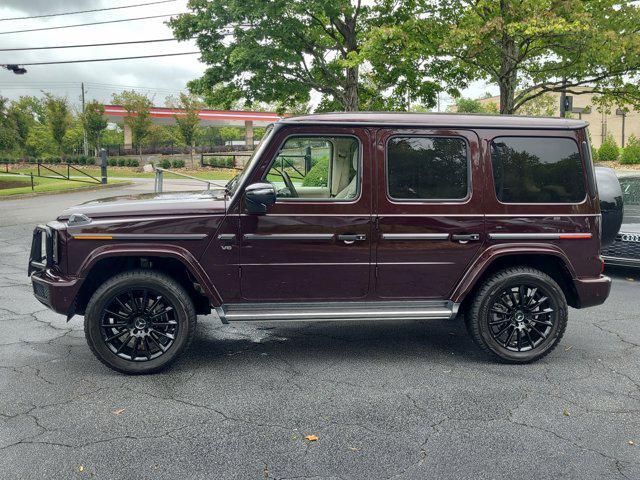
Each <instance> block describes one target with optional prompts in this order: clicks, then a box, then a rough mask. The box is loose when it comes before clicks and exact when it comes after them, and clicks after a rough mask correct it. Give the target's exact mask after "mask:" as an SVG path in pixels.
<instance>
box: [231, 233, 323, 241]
mask: <svg viewBox="0 0 640 480" xmlns="http://www.w3.org/2000/svg"><path fill="white" fill-rule="evenodd" d="M334 236H335V235H334V234H333V233H282V234H280V233H278V234H259V233H245V234H244V235H243V236H242V239H243V240H245V241H247V242H255V241H271V240H282V241H294V242H308V241H324V242H326V241H329V240H333V237H334Z"/></svg>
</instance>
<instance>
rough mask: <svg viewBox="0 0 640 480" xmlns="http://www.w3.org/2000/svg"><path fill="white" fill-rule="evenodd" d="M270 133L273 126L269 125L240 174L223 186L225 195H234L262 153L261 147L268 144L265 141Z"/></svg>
mask: <svg viewBox="0 0 640 480" xmlns="http://www.w3.org/2000/svg"><path fill="white" fill-rule="evenodd" d="M272 132H273V124H271V125H269V126H268V127H267V128H266V130H265V132H264V135H263V136H262V138H261V139H260V142H259V143H258V145H257V146H256V148H255V149H254V150H253V153H252V154H251V157H249V161H248V162H247V164H246V165H245V167H244V169H243V170H242V171H241V172H240V173H238V174H237V175H236V176H235V177H233V178H232V179H231V180H229V182H227V184H226V185H225V190H226V192H227V195H229V196H233V194H234V193H236V190H237V189H238V185H240V184H241V183H242V179H243V178H244V175H245V174H246V172H248V171H250V170H251V169H252V168H253V164H254V163H255V162H256V160H257V159H258V158H259V157H260V155H259V154H260V152H261V151H262V149H263V147H264V146H265V145H267V143H268V141H267V140H268V139H269V137H270V136H271V133H272Z"/></svg>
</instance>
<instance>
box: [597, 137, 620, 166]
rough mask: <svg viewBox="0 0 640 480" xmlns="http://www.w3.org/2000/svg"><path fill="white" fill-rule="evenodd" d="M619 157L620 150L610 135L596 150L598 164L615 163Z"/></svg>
mask: <svg viewBox="0 0 640 480" xmlns="http://www.w3.org/2000/svg"><path fill="white" fill-rule="evenodd" d="M619 156H620V150H619V149H618V145H616V141H615V140H614V139H613V137H612V136H611V135H607V137H606V138H605V139H604V142H602V145H600V148H599V149H598V161H600V162H615V161H617V160H618V157H619Z"/></svg>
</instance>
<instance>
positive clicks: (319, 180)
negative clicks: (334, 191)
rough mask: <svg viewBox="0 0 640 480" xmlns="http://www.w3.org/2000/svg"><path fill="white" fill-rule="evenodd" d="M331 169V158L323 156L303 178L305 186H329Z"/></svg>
mask: <svg viewBox="0 0 640 480" xmlns="http://www.w3.org/2000/svg"><path fill="white" fill-rule="evenodd" d="M328 171H329V158H328V157H325V158H321V159H320V160H318V162H317V163H316V164H315V165H314V166H313V167H312V168H311V170H309V173H307V174H306V175H305V177H304V180H302V186H303V187H326V186H327V181H328V180H327V172H328Z"/></svg>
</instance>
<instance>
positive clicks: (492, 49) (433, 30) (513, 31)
mask: <svg viewBox="0 0 640 480" xmlns="http://www.w3.org/2000/svg"><path fill="white" fill-rule="evenodd" d="M384 3H386V4H396V3H397V2H395V1H394V0H384ZM400 3H401V4H402V5H403V6H404V8H405V9H408V10H410V11H411V15H410V16H409V17H408V18H405V19H403V20H402V21H401V22H399V23H398V24H397V25H394V26H391V27H389V26H382V27H379V28H378V31H377V32H376V33H375V34H374V35H372V41H371V44H370V45H369V46H368V47H367V48H366V50H367V51H368V52H369V55H368V57H369V58H372V63H373V64H374V66H376V73H377V75H379V76H381V77H383V78H385V77H387V76H389V75H395V76H399V75H400V73H402V72H406V71H407V65H411V66H412V67H414V68H416V69H417V70H418V71H419V72H420V75H419V76H417V77H416V78H415V79H414V81H413V82H410V83H409V85H408V87H409V88H410V89H414V90H415V89H416V88H418V85H419V84H420V79H421V78H423V79H429V78H432V77H434V76H435V77H436V78H441V79H443V80H444V81H446V82H447V85H448V87H449V88H450V89H455V88H460V87H465V86H467V85H468V84H469V82H471V81H474V80H484V81H489V82H491V83H494V84H496V85H498V87H499V89H500V113H509V114H510V113H515V112H516V111H518V110H519V109H521V108H522V107H523V106H524V105H526V104H527V103H528V102H531V101H533V100H535V99H536V98H538V97H540V96H543V95H545V94H547V93H549V92H559V91H563V90H564V91H566V92H567V93H573V94H579V93H585V92H588V93H598V94H601V95H604V96H613V97H615V98H617V99H619V100H620V99H623V100H624V101H625V102H633V103H634V104H639V103H640V86H639V85H638V79H639V78H640V36H639V35H638V25H639V24H640V7H638V6H637V4H636V2H631V1H622V2H620V1H618V0H451V1H447V2H440V1H436V0H405V1H403V2H400ZM384 45H394V46H396V48H394V49H393V54H392V55H387V56H386V57H385V58H384V61H385V62H386V63H387V65H386V67H385V65H384V62H380V60H379V58H380V51H381V49H382V48H383V47H384ZM397 46H400V47H401V48H398V47H397ZM420 77H421V78H420ZM577 87H583V88H580V89H578V88H577ZM621 103H623V102H621Z"/></svg>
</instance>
